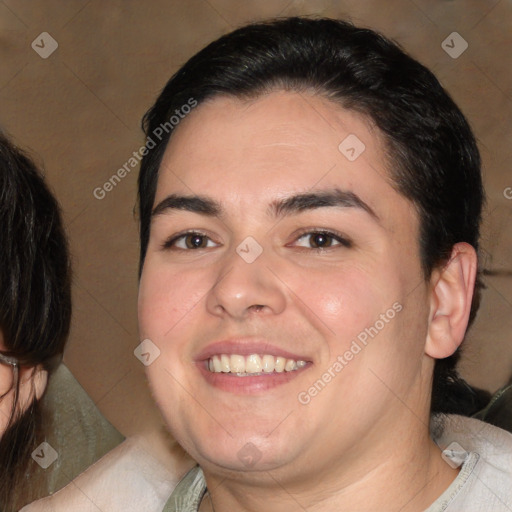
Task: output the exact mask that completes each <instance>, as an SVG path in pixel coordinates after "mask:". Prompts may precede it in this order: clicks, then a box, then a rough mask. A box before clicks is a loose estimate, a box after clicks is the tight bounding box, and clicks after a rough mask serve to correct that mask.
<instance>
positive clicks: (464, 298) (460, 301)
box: [425, 242, 478, 359]
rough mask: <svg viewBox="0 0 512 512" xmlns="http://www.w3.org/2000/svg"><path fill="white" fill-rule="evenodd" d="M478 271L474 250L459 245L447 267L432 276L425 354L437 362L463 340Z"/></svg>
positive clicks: (454, 247)
mask: <svg viewBox="0 0 512 512" xmlns="http://www.w3.org/2000/svg"><path fill="white" fill-rule="evenodd" d="M477 267H478V259H477V255H476V251H475V249H474V248H473V247H472V246H471V245H469V244H467V243H465V242H460V243H457V244H455V245H454V246H453V249H452V254H451V256H450V260H449V261H448V263H447V264H446V265H445V266H444V267H443V268H440V269H436V270H434V271H433V272H432V278H431V281H430V284H431V290H430V314H429V324H428V332H427V339H426V343H425V353H426V354H427V355H429V356H430V357H433V358H434V359H444V358H445V357H449V356H451V355H452V354H453V353H454V352H455V351H456V350H457V348H458V347H459V345H460V344H461V343H462V340H463V339H464V334H465V333H466V328H467V325H468V320H469V313H470V311H471V300H472V298H473V290H474V287H475V279H476V273H477Z"/></svg>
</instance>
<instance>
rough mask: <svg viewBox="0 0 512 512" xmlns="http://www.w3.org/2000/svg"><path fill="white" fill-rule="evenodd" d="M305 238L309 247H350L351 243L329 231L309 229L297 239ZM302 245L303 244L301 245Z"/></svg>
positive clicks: (319, 248)
mask: <svg viewBox="0 0 512 512" xmlns="http://www.w3.org/2000/svg"><path fill="white" fill-rule="evenodd" d="M303 239H305V240H306V243H307V244H308V247H309V248H310V249H318V250H321V249H330V248H335V247H340V246H341V247H350V246H351V245H352V244H351V242H349V241H348V240H346V239H345V238H343V237H342V236H340V235H337V234H335V233H331V232H329V231H309V232H307V233H304V234H302V235H301V236H300V237H299V238H298V239H297V240H303ZM301 247H304V245H301Z"/></svg>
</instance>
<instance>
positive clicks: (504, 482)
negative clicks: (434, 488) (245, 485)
mask: <svg viewBox="0 0 512 512" xmlns="http://www.w3.org/2000/svg"><path fill="white" fill-rule="evenodd" d="M431 432H432V437H433V439H434V441H435V442H436V444H437V445H438V446H439V447H440V448H441V449H442V450H443V458H444V459H445V461H446V463H447V464H450V465H451V466H452V467H454V468H455V467H459V466H461V469H460V472H459V474H458V475H457V477H456V478H455V480H454V481H453V482H452V483H451V485H450V486H449V487H448V488H447V489H446V490H445V491H444V492H443V494H442V495H441V496H439V498H438V499H437V500H436V501H435V502H434V503H432V505H431V506H430V507H429V508H428V509H427V510H426V511H425V512H512V434H511V433H509V432H507V431H505V430H502V429H500V428H498V427H495V426H493V425H490V424H488V423H484V422H482V421H480V420H476V419H473V418H467V417H463V416H457V415H448V416H447V417H446V420H445V422H444V427H443V429H442V431H441V421H440V418H434V419H433V420H432V426H431ZM205 492H206V482H205V479H204V475H203V472H202V471H201V468H199V466H196V467H194V468H192V469H191V470H190V471H189V472H188V473H187V474H186V475H185V477H184V478H183V479H182V480H181V481H180V482H179V484H178V485H177V486H176V488H175V489H174V492H173V493H172V495H171V497H170V498H169V500H168V501H167V503H166V505H165V507H164V509H163V511H162V512H197V511H198V510H199V505H200V503H201V500H202V498H203V496H204V494H205Z"/></svg>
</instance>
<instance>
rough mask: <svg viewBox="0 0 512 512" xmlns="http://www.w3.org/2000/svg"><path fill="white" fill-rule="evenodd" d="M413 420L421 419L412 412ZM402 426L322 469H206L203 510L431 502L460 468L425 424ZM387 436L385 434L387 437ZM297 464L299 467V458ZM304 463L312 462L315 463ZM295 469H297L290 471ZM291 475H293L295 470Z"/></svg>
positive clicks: (317, 510) (363, 509)
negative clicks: (299, 472) (445, 457)
mask: <svg viewBox="0 0 512 512" xmlns="http://www.w3.org/2000/svg"><path fill="white" fill-rule="evenodd" d="M414 422H416V428H417V422H418V419H417V418H414ZM411 431H412V425H411V427H410V429H408V428H407V427H406V428H403V429H402V428H401V429H400V432H399V433H398V435H397V436H395V437H394V439H393V441H391V442H390V441H389V438H387V439H388V440H387V441H381V442H380V443H378V444H377V445H375V444H368V445H367V446H372V448H371V449H367V450H364V449H363V450H362V449H361V446H364V443H365V442H366V441H368V442H369V441H370V439H365V440H364V442H363V443H359V444H358V446H357V450H355V452H356V454H357V456H355V455H356V454H346V455H347V457H344V456H343V457H337V458H336V459H333V460H332V461H330V463H329V464H328V465H326V466H327V467H328V469H326V470H325V471H323V472H318V471H315V472H311V473H307V472H304V474H302V475H297V473H296V470H295V471H294V468H293V467H292V468H291V471H290V468H287V469H285V468H279V469H276V470H270V471H261V472H251V473H248V472H246V473H244V474H240V473H237V474H233V473H231V474H225V473H223V474H222V475H220V474H219V473H217V472H209V471H208V470H207V469H204V468H203V471H204V473H205V477H206V482H207V486H208V489H210V493H209V496H207V497H206V499H205V500H203V503H202V505H201V508H200V511H201V512H204V511H212V510H213V511H214V512H226V511H229V510H240V511H244V512H264V511H265V512H285V511H286V512H287V511H289V510H290V509H295V508H296V509H297V510H300V509H304V510H308V512H327V511H332V510H358V511H360V512H370V511H374V510H389V511H397V512H398V511H400V512H413V511H414V512H417V511H418V510H425V509H426V508H428V507H429V506H430V505H431V504H432V503H433V502H434V501H435V500H436V499H437V498H438V497H439V496H440V495H441V494H442V493H443V492H444V491H445V490H446V488H447V487H448V486H449V485H450V484H451V483H452V482H453V480H454V479H455V478H456V476H457V474H458V472H459V470H458V469H453V468H451V467H450V466H449V465H448V464H446V462H444V461H443V460H442V458H441V450H440V449H439V448H438V447H437V446H436V445H435V443H434V442H433V441H432V440H431V439H430V436H429V434H428V429H427V428H425V429H423V430H422V431H421V433H419V435H416V436H414V437H411V436H409V437H408V438H403V439H401V440H400V435H402V436H403V435H404V433H405V432H411ZM385 437H386V436H381V438H382V440H384V438H385ZM293 466H294V467H297V466H296V465H295V464H294V465H293ZM303 467H305V468H306V469H307V468H310V467H311V464H309V465H308V464H306V465H304V466H303ZM292 471H293V473H292ZM292 475H293V476H292Z"/></svg>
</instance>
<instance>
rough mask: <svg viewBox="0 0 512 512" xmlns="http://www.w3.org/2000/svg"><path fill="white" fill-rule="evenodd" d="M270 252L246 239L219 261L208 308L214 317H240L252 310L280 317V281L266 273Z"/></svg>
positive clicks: (282, 302)
mask: <svg viewBox="0 0 512 512" xmlns="http://www.w3.org/2000/svg"><path fill="white" fill-rule="evenodd" d="M271 260H272V258H271V253H270V249H264V248H263V245H262V244H260V243H259V242H258V241H257V240H256V239H255V238H254V237H252V236H248V237H246V238H245V239H243V240H242V242H240V243H239V244H238V245H237V246H236V247H235V248H233V249H231V250H230V251H229V252H228V253H227V254H226V255H225V256H224V257H223V259H222V261H221V263H220V266H219V277H218V279H217V281H216V283H215V285H214V286H213V287H212V289H211V291H210V293H209V296H208V300H207V307H208V309H209V310H210V312H211V313H214V314H219V313H221V312H222V313H223V314H228V315H231V316H233V317H243V316H244V315H245V314H247V312H248V311H249V310H250V308H252V309H256V310H257V311H262V310H263V309H264V310H265V311H268V312H273V313H279V312H281V311H282V309H283V308H284V304H285V296H284V293H283V290H282V287H281V286H280V283H279V280H278V279H276V277H275V276H274V274H273V273H272V272H271V271H270V270H269V268H268V267H269V266H270V265H271Z"/></svg>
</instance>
